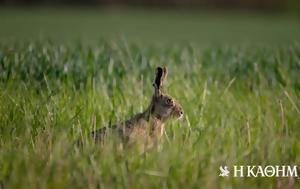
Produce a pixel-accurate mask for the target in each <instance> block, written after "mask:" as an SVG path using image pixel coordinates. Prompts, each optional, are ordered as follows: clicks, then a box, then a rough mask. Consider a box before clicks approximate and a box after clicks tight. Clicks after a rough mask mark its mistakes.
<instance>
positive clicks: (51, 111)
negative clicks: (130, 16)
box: [0, 41, 300, 188]
mask: <svg viewBox="0 0 300 189" xmlns="http://www.w3.org/2000/svg"><path fill="white" fill-rule="evenodd" d="M253 49H254V50H253ZM299 52H300V45H299V43H294V44H291V45H286V46H284V47H282V46H280V47H279V46H277V47H274V46H273V47H271V46H268V47H267V46H266V47H260V48H254V47H253V46H249V47H247V46H239V47H237V46H236V47H228V46H215V47H214V48H206V49H202V50H200V49H198V48H197V47H196V46H191V45H186V46H183V45H182V46H176V45H175V46H169V47H168V48H160V47H157V46H147V47H142V46H137V45H134V44H128V43H126V42H124V41H114V42H110V43H108V42H103V43H101V44H99V45H98V46H97V47H96V48H90V49H89V48H81V47H80V46H76V45H74V46H73V47H64V46H59V45H55V44H51V43H48V42H46V41H44V42H36V43H30V44H26V43H24V44H22V45H20V44H19V45H16V46H1V53H0V69H1V72H0V81H1V83H0V91H1V95H0V131H1V132H0V138H1V141H0V165H1V169H0V170H1V172H0V180H1V183H2V185H3V186H5V187H8V188H66V187H68V188H69V187H72V188H86V187H90V188H95V187H99V186H100V187H104V188H115V187H117V188H123V187H125V188H140V187H144V188H153V187H155V188H158V187H170V188H180V187H181V188H182V187H184V188H199V187H205V188H220V187H221V188H227V187H233V188H236V187H238V188H244V187H247V188H249V187H250V186H251V187H258V188H273V187H274V185H275V179H272V178H271V179H268V178H256V179H249V178H248V179H241V178H240V179H233V178H230V179H222V178H220V177H218V173H219V172H218V171H219V170H218V167H219V166H220V165H228V166H231V165H234V164H261V165H265V164H299V162H300V159H299V157H300V156H299V155H300V143H299V137H300V130H299V124H300V112H299V108H300V100H299V99H300V96H299V91H300V78H299V77H300V76H299V71H300V65H299V58H300V53H299ZM157 65H166V66H168V68H169V78H168V81H167V86H168V87H167V88H168V92H169V93H170V94H172V95H173V96H174V97H176V98H177V99H178V100H179V101H180V103H181V104H182V106H183V107H184V111H185V119H184V121H182V122H181V123H178V122H170V123H169V124H168V125H167V132H166V133H167V136H164V139H163V140H162V141H161V144H160V146H159V147H157V148H154V149H153V150H152V151H150V152H148V153H147V154H146V155H145V156H139V155H136V154H135V151H134V149H132V150H129V151H119V150H117V149H116V148H114V147H113V146H112V145H113V144H112V142H108V145H107V146H106V147H104V148H100V147H99V146H95V145H93V144H92V143H91V144H90V145H87V146H85V148H84V150H83V151H80V150H78V149H77V147H76V146H73V142H74V141H75V140H76V139H77V138H78V137H80V136H83V137H85V136H86V134H87V133H88V132H89V131H90V130H92V129H93V128H94V127H97V128H98V127H102V126H103V125H106V124H108V123H109V122H117V121H120V120H123V119H124V118H126V117H129V116H130V115H132V114H133V113H134V112H139V111H141V110H142V109H144V108H146V105H147V103H149V100H150V96H151V94H152V86H151V83H152V80H153V78H154V73H153V70H154V68H155V67H156V66H157Z"/></svg>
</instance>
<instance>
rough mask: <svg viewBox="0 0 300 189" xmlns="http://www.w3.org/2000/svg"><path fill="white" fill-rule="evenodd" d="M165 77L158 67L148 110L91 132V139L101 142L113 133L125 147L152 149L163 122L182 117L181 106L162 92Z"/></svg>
mask: <svg viewBox="0 0 300 189" xmlns="http://www.w3.org/2000/svg"><path fill="white" fill-rule="evenodd" d="M166 77H167V69H166V68H165V67H164V68H162V67H158V68H157V69H156V78H155V81H154V83H153V87H154V94H153V96H152V100H151V103H150V105H149V106H148V108H147V109H146V110H145V111H144V112H143V113H139V114H136V115H135V116H133V117H132V118H130V119H128V120H126V121H124V122H122V123H120V124H117V125H114V126H112V127H103V128H100V129H98V130H95V131H93V132H92V133H91V135H92V137H93V139H94V140H95V141H96V142H102V141H103V140H104V138H105V136H107V135H108V133H115V134H117V137H119V138H121V139H122V140H123V142H125V143H126V144H127V145H131V144H135V143H138V145H139V148H140V150H142V151H145V150H146V149H149V148H150V147H152V146H153V144H155V143H156V142H157V140H158V139H160V138H161V137H162V135H163V133H164V127H165V125H164V124H165V122H166V121H167V120H169V119H179V118H181V117H182V116H183V110H182V107H181V105H180V104H179V103H178V102H177V101H176V100H175V99H174V98H173V97H171V96H169V95H167V94H166V93H165V92H164V91H163V83H164V81H165V79H166Z"/></svg>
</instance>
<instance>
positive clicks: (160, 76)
mask: <svg viewBox="0 0 300 189" xmlns="http://www.w3.org/2000/svg"><path fill="white" fill-rule="evenodd" d="M166 76H167V69H166V68H165V67H164V68H162V67H157V68H156V78H155V81H154V83H153V86H154V89H155V91H154V94H155V95H156V96H158V95H160V94H161V93H162V86H163V82H164V80H165V78H166Z"/></svg>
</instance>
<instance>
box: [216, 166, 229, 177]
mask: <svg viewBox="0 0 300 189" xmlns="http://www.w3.org/2000/svg"><path fill="white" fill-rule="evenodd" d="M219 169H220V174H219V176H220V177H228V176H229V173H230V172H229V170H228V167H227V166H224V167H222V166H220V168H219Z"/></svg>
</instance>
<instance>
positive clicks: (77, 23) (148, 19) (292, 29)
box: [0, 7, 300, 45]
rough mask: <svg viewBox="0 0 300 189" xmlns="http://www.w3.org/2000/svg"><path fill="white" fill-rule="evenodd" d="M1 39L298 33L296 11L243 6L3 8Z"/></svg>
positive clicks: (204, 41) (235, 39) (260, 38)
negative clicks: (231, 8) (249, 9)
mask: <svg viewBox="0 0 300 189" xmlns="http://www.w3.org/2000/svg"><path fill="white" fill-rule="evenodd" d="M0 25H1V29H0V42H2V43H11V42H18V41H30V40H38V39H50V40H52V41H56V42H60V43H69V42H74V41H81V42H83V43H84V44H92V45H94V44H97V43H98V42H99V40H101V39H105V40H110V39H116V38H118V39H119V38H124V39H126V40H129V41H131V42H137V43H148V44H149V43H158V44H165V43H174V42H175V43H186V42H187V43H189V42H192V43H197V44H200V45H208V44H224V43H230V44H237V43H238V44H242V43H251V44H253V43H256V44H265V43H271V44H274V43H289V42H292V41H294V40H299V39H300V35H299V34H300V20H299V17H298V16H297V14H296V13H262V12H259V13H257V12H247V11H246V12H245V11H229V10H222V11H216V10H214V11H211V10H210V11H207V10H197V11H196V10H190V11H188V10H170V9H168V10H162V9H154V10H153V9H152V10H149V9H117V8H110V9H96V8H79V7H77V8H74V9H71V8H57V9H55V8H37V7H35V8H26V9H24V8H17V9H16V8H2V9H0Z"/></svg>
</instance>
